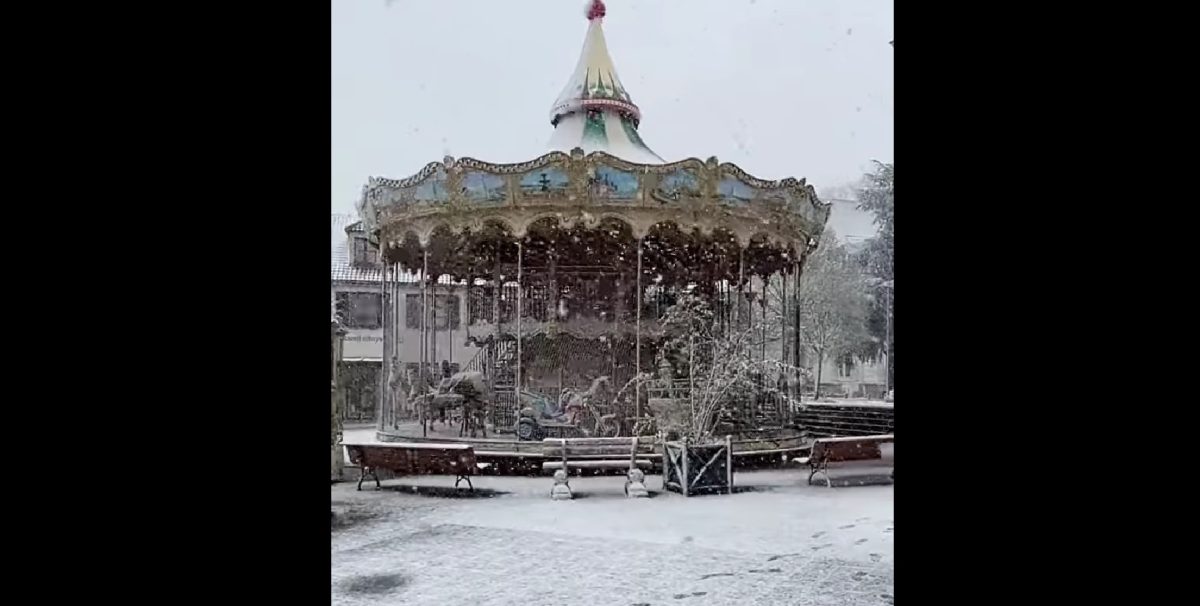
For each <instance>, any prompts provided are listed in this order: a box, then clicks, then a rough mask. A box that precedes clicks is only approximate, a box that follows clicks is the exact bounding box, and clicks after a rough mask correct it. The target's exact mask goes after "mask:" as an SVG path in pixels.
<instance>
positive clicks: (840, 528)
mask: <svg viewBox="0 0 1200 606" xmlns="http://www.w3.org/2000/svg"><path fill="white" fill-rule="evenodd" d="M851 528H854V524H846V525H845V526H838V530H849V529H851Z"/></svg>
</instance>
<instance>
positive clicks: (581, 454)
mask: <svg viewBox="0 0 1200 606" xmlns="http://www.w3.org/2000/svg"><path fill="white" fill-rule="evenodd" d="M542 456H544V457H546V458H548V459H549V458H558V459H559V460H557V461H546V462H545V463H542V470H543V471H554V487H553V488H552V489H551V490H550V496H551V498H554V499H570V498H572V495H571V486H570V484H569V483H568V482H567V477H568V476H569V474H570V471H571V470H572V469H579V470H583V469H624V470H626V471H627V476H626V480H625V495H626V496H630V497H644V496H648V494H647V492H646V486H645V484H644V483H643V480H644V479H645V473H644V472H642V468H646V469H649V468H651V467H652V466H653V462H652V461H651V460H650V459H646V458H638V438H637V437H636V436H634V437H629V438H574V439H570V438H546V439H545V440H542ZM618 456H619V457H621V458H617V457H618Z"/></svg>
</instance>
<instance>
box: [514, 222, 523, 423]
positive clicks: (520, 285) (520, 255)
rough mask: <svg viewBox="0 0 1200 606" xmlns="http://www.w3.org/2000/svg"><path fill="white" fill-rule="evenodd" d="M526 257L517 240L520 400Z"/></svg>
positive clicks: (517, 377) (521, 244)
mask: <svg viewBox="0 0 1200 606" xmlns="http://www.w3.org/2000/svg"><path fill="white" fill-rule="evenodd" d="M524 257H525V247H524V246H523V243H522V241H521V240H518V241H517V371H516V373H517V376H516V381H517V384H516V385H515V386H514V389H515V390H516V393H517V401H518V402H520V394H521V366H522V364H521V301H522V299H524V298H525V284H524V282H522V279H523V278H524V268H523V262H524Z"/></svg>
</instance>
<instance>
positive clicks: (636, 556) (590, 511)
mask: <svg viewBox="0 0 1200 606" xmlns="http://www.w3.org/2000/svg"><path fill="white" fill-rule="evenodd" d="M877 471H878V474H879V477H883V478H886V474H887V471H888V470H887V469H880V470H877ZM868 472H869V471H868ZM853 473H854V474H861V473H863V470H862V469H855V470H854V472H853ZM847 475H849V474H847ZM806 477H807V473H805V472H802V471H801V470H799V469H796V470H788V471H759V472H740V473H738V474H737V475H736V476H735V479H734V481H735V484H737V485H738V486H740V487H745V488H749V489H751V491H749V492H742V493H738V494H733V495H718V496H705V497H692V498H688V499H685V498H684V497H682V496H680V495H676V494H673V493H663V492H662V490H661V478H660V477H659V476H650V477H648V478H647V482H646V486H647V487H648V488H649V489H650V490H651V493H652V494H653V498H650V499H626V498H625V497H624V496H623V494H622V485H623V482H624V480H623V478H620V477H587V478H576V479H573V480H572V481H571V486H572V488H573V489H574V491H575V494H576V499H575V500H574V501H551V500H550V498H549V491H550V485H551V483H552V482H551V480H550V478H548V477H546V478H519V477H480V478H475V479H474V482H475V487H476V494H475V495H474V496H468V495H466V494H463V493H455V492H454V491H452V490H451V489H450V487H451V486H453V484H454V481H453V478H450V477H441V476H431V477H421V478H401V479H397V480H390V481H385V483H384V490H382V491H375V490H373V489H366V488H367V487H364V490H363V491H362V492H356V491H355V489H354V484H353V483H344V484H338V485H334V486H333V488H332V495H331V496H332V501H333V507H334V509H335V510H337V511H339V512H340V513H343V514H345V518H346V519H350V520H354V522H353V523H351V524H349V525H347V526H345V527H341V528H338V529H335V530H334V531H333V533H332V535H331V554H330V560H331V564H332V569H331V576H332V583H331V591H332V603H333V604H413V605H417V604H486V605H508V604H512V605H521V606H536V605H543V604H545V605H554V606H561V605H563V604H572V605H575V604H579V605H584V604H597V605H608V604H613V605H623V606H632V605H638V604H684V605H692V604H696V605H699V604H739V605H741V604H792V605H801V606H807V605H816V604H827V605H839V606H855V605H860V604H862V605H865V604H892V603H893V598H892V593H893V589H892V587H893V580H892V570H893V561H894V560H893V555H892V554H893V511H894V510H893V501H892V495H893V489H892V486H890V485H886V484H885V485H865V486H841V487H839V486H837V484H838V481H837V479H838V478H839V477H841V476H839V474H837V473H835V475H834V477H835V487H834V488H833V489H829V488H826V487H824V486H823V485H822V486H812V487H810V486H806V485H804V484H805V482H804V480H805V478H806ZM856 477H857V476H856Z"/></svg>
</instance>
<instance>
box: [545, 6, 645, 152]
mask: <svg viewBox="0 0 1200 606" xmlns="http://www.w3.org/2000/svg"><path fill="white" fill-rule="evenodd" d="M586 8H587V18H588V31H587V36H586V37H585V38H584V42H583V52H582V53H580V55H579V63H577V64H576V66H575V72H574V73H573V74H572V75H571V79H570V80H568V81H567V85H566V86H565V87H563V91H562V94H560V95H559V96H558V99H557V100H556V101H555V102H554V107H553V108H552V109H551V110H550V123H551V124H553V125H554V136H552V137H551V139H550V147H551V149H555V150H559V151H564V152H569V151H571V149H573V148H576V147H582V148H583V151H584V152H586V153H590V152H593V151H604V152H608V153H610V154H612V155H614V156H617V157H618V158H621V159H624V160H628V161H630V162H637V163H641V164H661V163H663V159H662V158H660V157H659V156H658V154H655V153H654V152H653V151H650V148H648V147H646V144H645V143H643V142H642V139H641V137H640V136H639V135H638V132H637V129H638V125H639V124H640V123H641V120H642V111H641V110H640V109H639V108H638V106H637V105H635V104H634V103H633V99H631V98H630V96H629V92H628V91H626V90H625V86H624V85H623V84H621V79H620V77H618V76H617V69H616V67H614V66H613V62H612V58H611V57H610V56H609V54H608V44H606V43H605V41H604V28H603V27H602V24H603V21H604V15H605V13H606V12H607V10H606V8H605V6H604V2H602V1H601V0H591V2H590V3H589V4H588V5H587V7H586Z"/></svg>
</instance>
